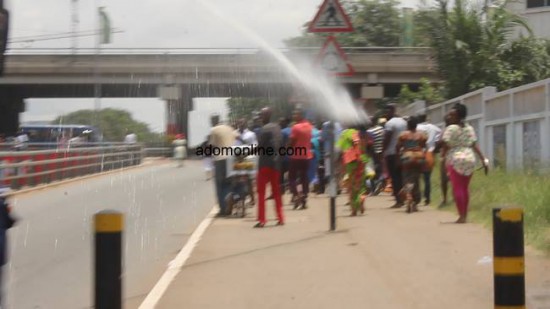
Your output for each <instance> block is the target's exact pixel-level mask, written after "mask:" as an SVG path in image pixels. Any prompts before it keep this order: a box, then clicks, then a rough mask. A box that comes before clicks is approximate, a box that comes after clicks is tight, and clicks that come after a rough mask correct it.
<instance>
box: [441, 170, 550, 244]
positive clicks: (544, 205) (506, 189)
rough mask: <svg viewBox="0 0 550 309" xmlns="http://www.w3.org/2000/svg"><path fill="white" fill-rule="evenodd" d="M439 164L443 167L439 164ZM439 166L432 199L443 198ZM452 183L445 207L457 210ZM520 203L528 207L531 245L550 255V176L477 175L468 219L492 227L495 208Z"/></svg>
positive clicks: (526, 227)
mask: <svg viewBox="0 0 550 309" xmlns="http://www.w3.org/2000/svg"><path fill="white" fill-rule="evenodd" d="M436 166H439V164H437V165H436ZM441 196H442V195H441V190H440V179H439V169H437V168H435V169H434V171H433V173H432V200H433V202H434V204H435V205H437V204H438V203H439V202H440V201H441V200H442V198H441ZM452 196H453V195H452V187H451V184H450V183H449V192H448V197H449V201H450V203H449V206H447V207H445V208H444V209H445V210H449V211H453V212H455V213H456V207H455V206H454V202H453V201H452ZM502 206H518V207H522V208H523V209H524V232H525V241H526V243H527V244H530V245H532V246H534V247H535V248H537V249H540V250H542V251H544V252H545V253H546V254H550V175H542V174H541V175H537V174H534V173H529V172H508V173H507V172H506V171H504V170H498V169H497V170H491V171H489V175H488V176H485V175H484V174H483V171H478V172H476V173H475V174H474V176H473V178H472V182H471V183H470V206H469V212H468V220H469V221H471V222H476V223H480V224H482V225H484V226H485V227H487V228H489V229H492V209H493V208H495V207H502Z"/></svg>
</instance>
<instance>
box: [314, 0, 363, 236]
mask: <svg viewBox="0 0 550 309" xmlns="http://www.w3.org/2000/svg"><path fill="white" fill-rule="evenodd" d="M353 31H354V29H353V25H352V23H351V21H350V19H349V17H348V16H347V14H346V12H345V11H344V9H343V8H342V5H341V4H340V2H339V1H338V0H324V1H323V4H322V5H321V6H320V7H319V11H318V12H317V14H316V15H315V17H314V18H313V20H312V22H311V23H310V25H309V28H308V32H310V33H323V32H324V33H331V32H353ZM316 62H317V64H318V65H321V66H322V67H323V68H324V69H325V70H326V71H327V72H329V73H331V74H333V75H335V76H352V75H353V74H354V70H353V67H352V66H351V65H350V64H349V63H348V59H347V57H346V54H345V53H344V51H343V50H342V48H341V47H340V45H338V42H337V41H336V38H335V37H333V36H329V37H328V38H327V40H326V42H325V44H324V46H323V47H322V48H321V51H320V53H319V55H318V57H317V60H316ZM328 131H329V149H328V151H329V158H330V160H329V164H328V166H327V167H325V169H326V168H329V169H330V173H329V174H330V181H329V188H328V190H329V196H330V230H331V231H334V230H336V195H337V194H338V186H337V181H336V177H335V173H334V170H335V166H336V157H335V154H334V143H335V137H334V120H331V121H329V123H328Z"/></svg>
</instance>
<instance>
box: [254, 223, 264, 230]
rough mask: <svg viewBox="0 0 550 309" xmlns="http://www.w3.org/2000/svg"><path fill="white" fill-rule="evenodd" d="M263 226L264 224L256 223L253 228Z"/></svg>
mask: <svg viewBox="0 0 550 309" xmlns="http://www.w3.org/2000/svg"><path fill="white" fill-rule="evenodd" d="M264 226H265V223H262V222H258V223H256V225H254V228H255V229H257V228H262V227H264Z"/></svg>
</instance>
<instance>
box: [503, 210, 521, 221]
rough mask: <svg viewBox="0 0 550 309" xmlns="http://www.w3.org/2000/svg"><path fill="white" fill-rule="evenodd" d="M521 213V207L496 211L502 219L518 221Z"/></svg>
mask: <svg viewBox="0 0 550 309" xmlns="http://www.w3.org/2000/svg"><path fill="white" fill-rule="evenodd" d="M522 215H523V209H521V208H504V209H501V210H500V211H499V213H498V217H499V218H500V220H502V221H509V222H520V221H521V217H522Z"/></svg>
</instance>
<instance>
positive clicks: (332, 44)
mask: <svg viewBox="0 0 550 309" xmlns="http://www.w3.org/2000/svg"><path fill="white" fill-rule="evenodd" d="M316 63H317V64H319V65H321V66H322V67H323V68H324V69H325V70H326V71H328V72H330V73H332V74H334V75H336V76H352V75H353V73H355V72H354V71H353V68H352V66H351V65H350V64H349V63H348V59H347V57H346V54H345V53H344V51H343V50H342V48H341V47H340V45H339V44H338V42H337V41H336V38H335V37H333V36H329V37H328V39H327V41H326V42H325V45H323V48H321V52H320V53H319V56H317V61H316Z"/></svg>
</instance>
